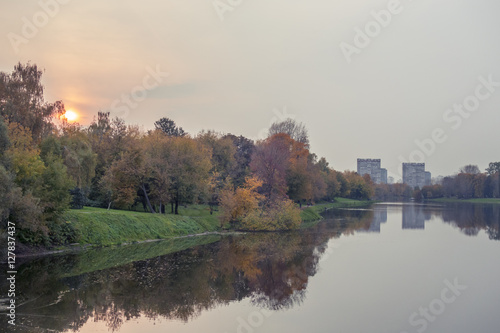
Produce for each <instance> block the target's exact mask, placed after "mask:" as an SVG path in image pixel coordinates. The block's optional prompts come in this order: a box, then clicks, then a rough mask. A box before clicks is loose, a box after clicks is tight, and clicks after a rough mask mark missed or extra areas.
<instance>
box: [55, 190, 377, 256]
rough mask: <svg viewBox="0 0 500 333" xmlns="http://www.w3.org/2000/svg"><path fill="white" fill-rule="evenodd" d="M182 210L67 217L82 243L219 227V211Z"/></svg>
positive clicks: (312, 210)
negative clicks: (162, 212)
mask: <svg viewBox="0 0 500 333" xmlns="http://www.w3.org/2000/svg"><path fill="white" fill-rule="evenodd" d="M371 203H373V202H372V201H359V200H352V199H342V198H338V199H336V200H335V202H333V203H320V204H317V205H314V206H311V207H307V208H304V209H303V210H302V212H301V218H302V220H303V221H304V222H305V223H306V224H309V223H311V222H314V221H318V220H321V215H320V213H321V212H322V211H324V210H325V209H330V208H342V207H360V206H366V205H368V204H371ZM179 214H180V215H172V214H151V213H143V212H133V211H123V210H106V209H102V208H91V207H85V208H83V209H77V210H69V211H67V212H66V213H65V215H64V220H65V221H66V223H68V224H69V225H70V227H71V230H73V232H74V236H73V238H74V241H75V242H76V243H79V244H80V245H85V244H92V245H99V246H109V245H119V244H124V243H133V242H140V241H145V240H153V239H168V238H172V237H178V236H185V235H193V234H201V233H204V232H211V231H218V230H220V229H219V225H220V224H219V220H218V218H217V214H216V213H215V214H214V215H210V213H209V210H208V207H207V206H204V205H192V206H189V207H188V208H179Z"/></svg>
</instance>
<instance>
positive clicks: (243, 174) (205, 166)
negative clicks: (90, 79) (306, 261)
mask: <svg viewBox="0 0 500 333" xmlns="http://www.w3.org/2000/svg"><path fill="white" fill-rule="evenodd" d="M42 75H43V71H42V70H41V69H40V68H39V67H37V65H34V64H30V63H28V64H21V63H19V64H18V65H16V66H15V68H14V70H13V72H12V73H4V72H1V73H0V115H1V116H0V188H1V189H0V219H1V222H2V227H5V225H6V222H7V221H12V222H15V223H16V225H17V227H18V229H20V230H21V240H23V241H26V242H30V243H41V242H46V241H47V240H49V241H50V242H53V243H61V242H64V241H65V239H66V238H68V237H69V235H66V233H70V232H71V230H70V228H68V226H66V225H65V223H64V221H62V218H61V216H62V215H63V213H64V211H65V210H66V209H69V208H70V207H71V208H82V207H83V206H84V205H87V206H94V207H102V208H108V209H110V208H114V209H126V210H143V211H147V212H150V213H152V214H165V213H172V214H178V213H179V206H180V205H186V204H193V203H202V204H207V205H208V207H210V211H211V212H213V211H214V210H220V211H221V213H220V219H221V225H224V224H227V223H233V224H236V225H238V226H239V227H241V228H247V229H252V230H275V229H293V228H295V227H297V226H298V224H300V222H301V220H300V216H299V212H300V211H299V209H298V207H297V206H301V205H302V204H312V203H314V202H318V201H321V200H333V199H334V198H335V197H337V196H342V197H350V198H355V199H369V198H370V197H371V196H372V195H373V184H372V183H371V180H369V177H368V178H367V177H361V176H359V175H357V174H356V173H354V172H350V171H349V172H338V171H335V170H334V169H333V168H331V167H330V166H329V164H328V162H327V161H326V160H325V158H318V157H317V156H316V155H315V154H313V153H311V152H310V147H309V139H308V134H307V130H306V128H305V126H304V125H303V124H301V123H298V122H296V121H294V120H292V119H287V120H285V121H282V122H278V123H275V124H273V125H272V126H271V128H270V130H269V136H268V137H267V138H266V139H264V140H258V141H254V140H251V139H249V138H246V137H244V136H241V135H240V136H237V135H233V134H225V133H219V132H215V131H210V130H209V131H201V132H200V133H198V134H196V135H191V134H189V133H186V132H185V131H184V130H183V129H182V128H181V127H180V126H177V124H176V123H175V122H174V121H173V120H171V119H169V118H167V117H162V118H161V119H159V120H158V121H156V122H155V123H154V129H152V130H147V131H144V130H141V129H140V127H139V126H138V125H130V124H126V123H125V121H124V120H123V119H120V118H112V117H111V116H110V114H109V112H98V113H97V115H96V117H95V118H94V119H93V121H92V122H91V124H90V125H89V126H81V125H79V124H78V123H73V124H70V123H68V122H67V121H64V112H65V107H64V103H63V102H62V101H56V102H48V101H46V100H45V97H44V87H43V84H42ZM57 118H59V119H60V120H62V122H61V123H60V124H59V125H57V122H56V121H55V120H57Z"/></svg>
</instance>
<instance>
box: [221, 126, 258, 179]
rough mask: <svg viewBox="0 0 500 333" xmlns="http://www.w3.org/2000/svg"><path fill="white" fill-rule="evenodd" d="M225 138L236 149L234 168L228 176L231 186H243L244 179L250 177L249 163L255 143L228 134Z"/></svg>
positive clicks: (242, 137)
mask: <svg viewBox="0 0 500 333" xmlns="http://www.w3.org/2000/svg"><path fill="white" fill-rule="evenodd" d="M225 138H229V139H231V140H232V141H233V145H234V146H235V147H236V154H235V160H236V161H235V162H236V164H235V166H234V168H233V170H232V172H231V174H230V176H231V178H232V181H233V185H234V186H235V187H239V186H241V185H243V184H244V183H245V181H246V178H247V177H248V176H250V162H251V161H252V154H253V152H254V150H255V143H254V142H253V140H250V139H248V138H245V137H244V136H242V135H240V136H235V135H233V134H228V135H226V136H225Z"/></svg>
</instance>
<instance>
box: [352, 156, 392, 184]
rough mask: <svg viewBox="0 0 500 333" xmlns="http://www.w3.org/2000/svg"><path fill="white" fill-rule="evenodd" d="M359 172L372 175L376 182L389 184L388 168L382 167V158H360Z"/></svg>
mask: <svg viewBox="0 0 500 333" xmlns="http://www.w3.org/2000/svg"><path fill="white" fill-rule="evenodd" d="M358 174H359V175H361V176H363V175H370V178H371V179H372V180H373V182H374V183H376V184H387V170H386V169H382V168H381V167H380V159H370V158H358Z"/></svg>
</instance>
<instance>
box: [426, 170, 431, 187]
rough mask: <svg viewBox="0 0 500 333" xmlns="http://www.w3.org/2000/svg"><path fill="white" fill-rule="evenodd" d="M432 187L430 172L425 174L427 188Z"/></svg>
mask: <svg viewBox="0 0 500 333" xmlns="http://www.w3.org/2000/svg"><path fill="white" fill-rule="evenodd" d="M430 185H432V174H431V173H430V172H429V171H426V172H425V186H430Z"/></svg>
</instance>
